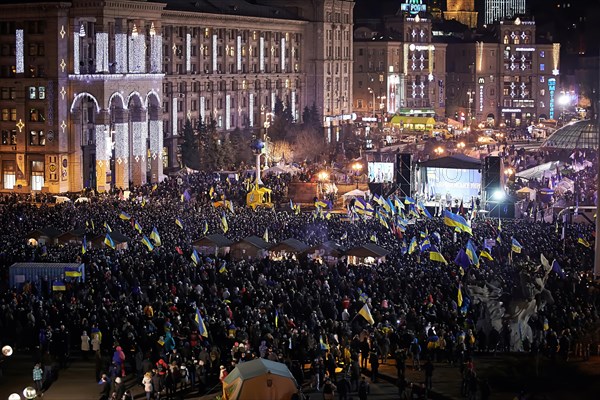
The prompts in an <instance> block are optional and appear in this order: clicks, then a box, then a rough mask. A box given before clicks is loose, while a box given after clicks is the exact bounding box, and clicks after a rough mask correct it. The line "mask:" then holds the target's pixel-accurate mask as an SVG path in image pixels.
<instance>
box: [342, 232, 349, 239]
mask: <svg viewBox="0 0 600 400" xmlns="http://www.w3.org/2000/svg"><path fill="white" fill-rule="evenodd" d="M346 239H348V232H344V234H343V235H342V237H341V238H340V240H346Z"/></svg>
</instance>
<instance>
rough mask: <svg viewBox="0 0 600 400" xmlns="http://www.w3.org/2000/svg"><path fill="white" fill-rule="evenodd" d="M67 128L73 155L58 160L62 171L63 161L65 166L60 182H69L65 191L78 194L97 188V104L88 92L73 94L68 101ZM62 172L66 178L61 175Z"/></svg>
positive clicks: (98, 115)
mask: <svg viewBox="0 0 600 400" xmlns="http://www.w3.org/2000/svg"><path fill="white" fill-rule="evenodd" d="M70 111H71V121H70V122H71V129H70V130H69V136H70V138H69V142H70V143H73V150H74V152H73V153H72V154H71V156H66V159H63V160H61V166H62V167H63V168H64V165H65V161H66V160H68V161H67V165H68V167H67V168H66V170H64V171H63V172H62V174H61V178H60V179H61V181H62V180H63V179H64V180H67V181H68V182H69V188H68V190H69V191H73V192H79V191H81V190H83V188H95V187H96V185H97V178H96V163H97V157H96V154H97V148H96V147H97V142H98V140H97V124H98V121H99V120H100V119H101V118H99V117H100V111H101V109H100V103H99V102H98V99H96V97H95V96H94V95H93V94H91V93H88V92H82V93H79V94H77V95H76V96H75V97H74V98H73V101H72V102H71V107H70ZM65 173H67V174H68V175H67V176H65Z"/></svg>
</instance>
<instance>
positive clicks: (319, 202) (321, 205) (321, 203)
mask: <svg viewBox="0 0 600 400" xmlns="http://www.w3.org/2000/svg"><path fill="white" fill-rule="evenodd" d="M315 207H316V208H326V207H327V203H325V202H324V201H323V200H317V201H315Z"/></svg>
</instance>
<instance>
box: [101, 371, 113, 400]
mask: <svg viewBox="0 0 600 400" xmlns="http://www.w3.org/2000/svg"><path fill="white" fill-rule="evenodd" d="M98 384H99V385H100V400H108V398H109V397H110V386H111V382H110V380H109V379H108V376H106V374H102V377H101V378H100V382H98Z"/></svg>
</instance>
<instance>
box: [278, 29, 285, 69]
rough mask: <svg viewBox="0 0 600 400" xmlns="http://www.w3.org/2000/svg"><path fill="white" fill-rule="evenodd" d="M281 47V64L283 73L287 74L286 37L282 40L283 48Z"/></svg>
mask: <svg viewBox="0 0 600 400" xmlns="http://www.w3.org/2000/svg"><path fill="white" fill-rule="evenodd" d="M279 47H280V49H279V50H280V53H279V62H280V63H281V72H285V37H282V38H281V46H279Z"/></svg>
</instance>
